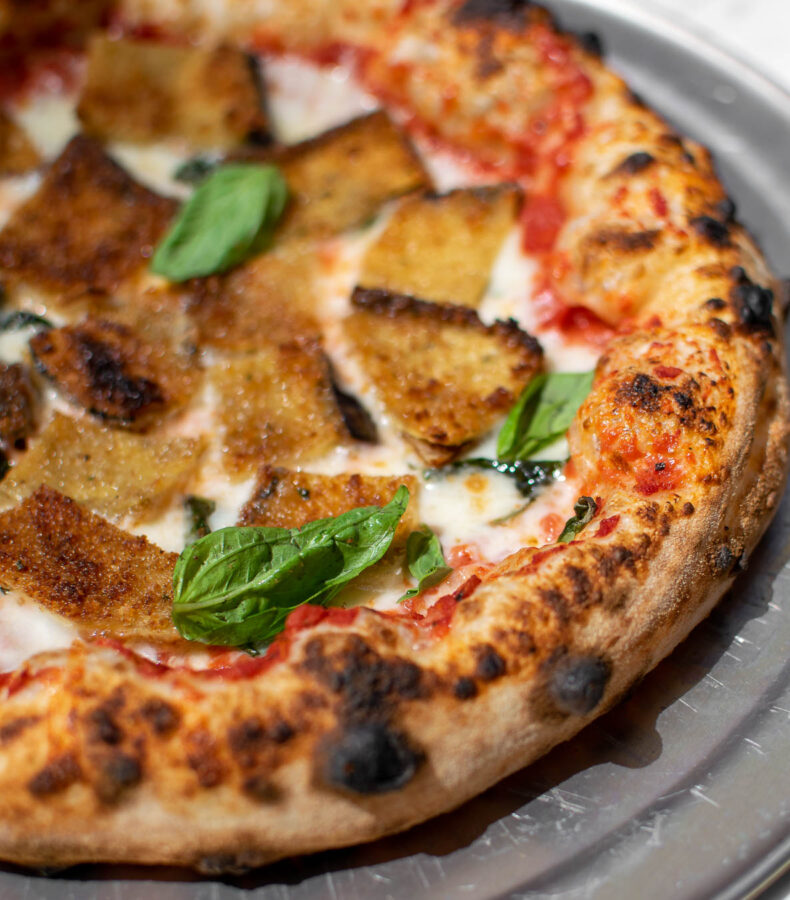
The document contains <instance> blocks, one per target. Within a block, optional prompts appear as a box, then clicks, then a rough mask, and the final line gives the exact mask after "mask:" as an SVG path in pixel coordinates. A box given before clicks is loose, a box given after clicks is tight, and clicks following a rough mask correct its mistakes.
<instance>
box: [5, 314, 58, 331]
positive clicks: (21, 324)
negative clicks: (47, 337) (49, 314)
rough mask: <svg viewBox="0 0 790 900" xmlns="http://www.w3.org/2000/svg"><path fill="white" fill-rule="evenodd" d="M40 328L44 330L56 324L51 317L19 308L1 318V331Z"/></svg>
mask: <svg viewBox="0 0 790 900" xmlns="http://www.w3.org/2000/svg"><path fill="white" fill-rule="evenodd" d="M33 327H36V328H39V329H41V330H42V331H43V330H47V329H49V328H54V327H55V326H54V325H53V324H52V322H50V321H49V319H45V318H44V316H39V315H37V314H36V313H33V312H28V311H27V310H26V309H18V310H16V311H15V312H12V313H9V314H8V315H7V316H3V318H2V319H0V331H21V330H22V329H23V328H33Z"/></svg>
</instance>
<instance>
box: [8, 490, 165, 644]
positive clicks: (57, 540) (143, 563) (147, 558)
mask: <svg viewBox="0 0 790 900" xmlns="http://www.w3.org/2000/svg"><path fill="white" fill-rule="evenodd" d="M177 558H178V557H177V555H176V554H175V553H166V552H165V551H164V550H161V549H160V548H159V547H156V546H155V545H154V544H151V543H149V541H148V540H147V538H145V537H143V536H141V535H140V536H137V535H131V534H128V533H127V532H125V531H121V529H120V528H116V527H115V526H114V525H111V524H110V523H109V522H108V521H107V520H106V519H102V518H101V517H100V516H96V515H94V514H93V513H91V512H89V511H88V510H87V509H83V508H82V507H81V506H79V505H78V504H77V503H75V502H74V500H71V499H70V498H69V497H64V496H63V494H60V493H58V491H56V490H53V489H52V488H50V487H47V486H46V485H43V486H42V487H40V488H38V490H37V491H36V492H35V493H34V494H33V495H32V496H30V497H28V498H27V500H25V501H24V503H22V504H21V506H17V507H14V508H13V509H10V510H8V511H7V512H4V513H2V514H0V584H2V585H3V587H4V588H6V589H11V590H20V591H23V592H24V593H25V594H27V595H28V596H29V597H31V598H32V599H33V600H35V601H36V603H38V604H39V605H40V606H42V607H44V609H47V610H49V611H50V612H53V613H56V614H57V615H59V616H63V617H64V618H66V619H69V620H70V621H72V622H74V624H75V625H77V626H78V627H79V628H80V630H81V631H83V632H88V633H91V634H95V633H96V632H98V633H100V634H104V635H109V636H111V637H114V638H133V639H137V640H146V641H148V640H150V641H173V640H177V639H178V633H177V632H176V630H175V627H174V626H173V621H172V618H171V616H170V611H171V608H172V603H173V568H174V567H175V564H176V559H177Z"/></svg>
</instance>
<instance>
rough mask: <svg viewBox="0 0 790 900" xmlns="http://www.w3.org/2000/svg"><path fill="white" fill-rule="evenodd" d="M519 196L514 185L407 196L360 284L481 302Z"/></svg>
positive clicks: (373, 249)
mask: <svg viewBox="0 0 790 900" xmlns="http://www.w3.org/2000/svg"><path fill="white" fill-rule="evenodd" d="M520 199H521V192H520V191H519V189H518V188H517V187H514V186H512V185H497V186H494V187H478V188H463V189H459V190H455V191H450V192H449V193H447V194H431V193H426V194H421V195H420V196H414V197H407V198H405V199H404V200H403V201H402V202H401V204H400V205H399V206H398V208H397V209H396V210H395V213H394V214H393V216H392V218H391V219H390V220H389V222H388V223H387V226H386V227H385V229H384V231H383V232H382V233H381V236H380V237H379V239H378V240H377V241H376V242H375V243H374V244H373V245H372V246H371V248H370V249H369V250H368V252H367V254H366V256H365V260H364V262H363V264H362V274H361V276H360V279H359V281H360V284H362V285H364V286H365V287H369V288H384V289H386V290H388V291H392V292H393V293H398V294H411V295H412V296H415V297H420V298H422V299H423V300H431V301H433V302H434V303H454V304H457V305H459V306H473V307H476V306H478V305H479V303H480V301H481V300H482V298H483V294H484V293H485V290H486V287H487V286H488V280H489V276H490V273H491V268H492V266H493V265H494V260H495V259H496V256H497V253H498V252H499V250H500V248H501V246H502V242H503V241H504V239H505V236H506V235H507V233H508V232H509V231H510V229H511V228H512V227H513V225H514V223H515V220H516V215H517V213H518V207H519V203H520Z"/></svg>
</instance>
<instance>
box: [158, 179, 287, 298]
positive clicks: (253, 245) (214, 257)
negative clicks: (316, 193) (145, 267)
mask: <svg viewBox="0 0 790 900" xmlns="http://www.w3.org/2000/svg"><path fill="white" fill-rule="evenodd" d="M287 201H288V187H287V185H286V183H285V179H284V178H283V176H282V175H281V174H280V172H279V171H278V170H277V169H276V168H275V167H274V166H260V165H255V164H252V163H236V164H233V165H227V166H220V167H219V168H218V169H216V170H215V171H214V172H212V173H211V174H210V175H209V176H208V177H207V178H206V179H205V180H204V181H202V182H201V183H200V184H199V185H198V187H197V188H196V190H195V193H194V194H192V196H191V197H190V198H189V200H187V202H186V203H185V204H184V205H183V207H182V208H181V211H180V212H179V214H178V215H177V216H176V220H175V222H174V223H173V224H172V225H171V226H170V230H169V231H168V233H167V234H166V235H165V237H164V238H163V239H162V241H161V242H160V244H159V246H158V247H157V248H156V252H155V253H154V257H153V259H152V260H151V270H152V271H153V272H156V274H157V275H164V276H165V278H169V279H170V280H171V281H186V280H187V279H188V278H196V277H199V276H203V275H213V274H214V273H217V272H224V271H226V270H227V269H230V268H232V267H233V266H235V265H237V264H238V263H240V262H241V261H242V260H243V259H244V258H245V257H246V256H248V254H250V253H251V252H252V251H261V250H265V249H266V248H267V247H268V245H269V244H270V243H271V241H272V237H273V234H274V229H275V226H276V225H277V222H278V221H279V219H280V216H282V214H283V211H284V210H285V205H286V203H287Z"/></svg>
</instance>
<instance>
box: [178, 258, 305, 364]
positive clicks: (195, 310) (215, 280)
mask: <svg viewBox="0 0 790 900" xmlns="http://www.w3.org/2000/svg"><path fill="white" fill-rule="evenodd" d="M316 269H317V261H316V255H315V251H314V248H310V247H305V246H302V245H301V244H300V243H298V242H291V243H289V244H287V245H285V246H282V247H278V248H277V249H275V250H272V251H271V252H269V253H264V254H263V255H261V256H258V257H256V258H254V259H252V260H250V261H248V262H246V263H244V264H243V265H240V266H237V267H236V268H235V269H233V270H232V271H230V272H228V273H227V274H226V275H212V276H211V277H209V278H201V279H195V280H193V281H191V282H190V283H189V286H188V295H187V309H188V312H189V315H190V317H191V319H192V320H193V321H194V322H195V324H196V326H197V329H198V340H199V342H200V343H201V344H206V345H209V346H211V347H218V348H221V349H223V350H231V351H239V350H254V349H255V348H256V347H259V346H260V345H261V344H262V343H265V342H266V341H288V340H291V339H293V338H297V337H304V336H307V335H315V334H317V333H318V325H317V323H316V321H315V318H314V316H313V312H312V309H313V301H314V297H315V293H316V283H315V282H316V275H317V272H316Z"/></svg>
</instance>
